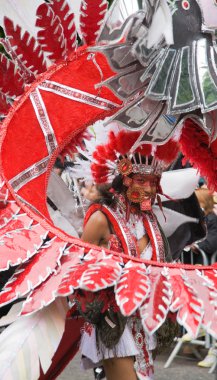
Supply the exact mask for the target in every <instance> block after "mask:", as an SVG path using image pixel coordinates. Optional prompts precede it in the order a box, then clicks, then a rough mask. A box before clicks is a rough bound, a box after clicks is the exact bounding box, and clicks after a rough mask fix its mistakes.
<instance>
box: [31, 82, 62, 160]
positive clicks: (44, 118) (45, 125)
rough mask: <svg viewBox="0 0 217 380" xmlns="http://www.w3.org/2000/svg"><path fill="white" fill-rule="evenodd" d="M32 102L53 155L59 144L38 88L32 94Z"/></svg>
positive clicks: (48, 147) (49, 150)
mask: <svg viewBox="0 0 217 380" xmlns="http://www.w3.org/2000/svg"><path fill="white" fill-rule="evenodd" d="M30 100H31V102H32V105H33V108H34V110H35V114H36V117H37V119H38V122H39V125H40V127H41V130H42V132H43V134H44V137H45V142H46V145H47V150H48V153H52V152H53V151H54V150H55V149H56V147H57V145H58V144H57V141H56V137H55V134H54V130H53V128H52V125H51V122H50V119H49V117H48V114H47V110H46V107H45V104H44V102H43V99H42V97H41V94H40V92H39V90H38V88H36V90H35V91H33V92H32V93H31V95H30Z"/></svg>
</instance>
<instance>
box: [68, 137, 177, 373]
mask: <svg viewBox="0 0 217 380" xmlns="http://www.w3.org/2000/svg"><path fill="white" fill-rule="evenodd" d="M136 138H137V133H129V132H126V131H123V130H122V131H119V132H118V133H117V134H115V133H114V132H110V134H109V138H108V142H107V144H104V145H100V146H97V147H96V149H95V151H94V152H93V154H92V159H94V160H95V163H92V164H91V166H90V168H91V171H92V175H93V179H94V181H95V183H96V184H97V185H96V189H97V191H98V197H97V198H98V199H96V201H95V202H94V203H93V204H92V205H91V206H90V207H89V209H88V211H87V213H86V216H85V221H84V230H83V234H82V237H81V238H82V240H83V241H85V242H88V243H91V244H95V245H98V246H100V247H105V248H109V249H111V250H112V251H117V252H124V253H125V254H127V255H130V256H134V257H138V258H142V259H146V260H156V261H160V262H163V261H171V260H170V254H169V249H168V244H167V242H166V238H165V236H164V234H163V232H162V230H161V228H160V226H159V224H158V222H157V218H156V217H155V215H154V213H153V211H152V205H153V204H154V202H155V198H156V194H157V193H162V191H161V187H160V178H161V172H162V170H163V169H165V167H166V166H168V164H169V162H170V160H173V159H174V158H175V157H176V155H177V153H178V146H177V143H176V142H175V141H170V142H169V143H168V144H166V147H165V148H162V147H161V148H159V149H158V148H157V149H156V151H155V154H154V155H155V157H154V156H153V155H152V148H151V146H149V145H146V146H143V147H142V149H141V148H140V149H138V151H137V152H133V153H131V154H127V152H128V151H129V150H130V148H131V146H133V144H134V142H135V139H136ZM166 152H167V153H166ZM160 155H161V160H159V159H158V156H160ZM163 156H164V159H165V161H164V160H163V159H162V158H163ZM86 163H87V161H85V162H84V163H83V165H86ZM77 170H78V168H77ZM86 172H87V170H86ZM113 177H114V179H113V181H112V183H111V179H112V178H113ZM109 181H110V183H111V184H108V182H109ZM102 182H103V184H102ZM104 292H105V294H104V296H102V294H101V296H100V295H98V293H97V297H95V298H94V295H93V297H92V299H91V300H90V298H89V295H88V293H87V292H85V291H84V292H82V294H81V292H80V291H78V292H77V293H76V295H75V300H76V303H77V305H78V308H79V310H80V311H81V314H82V315H83V316H84V317H85V318H86V320H87V322H86V324H85V328H84V332H83V336H82V340H81V352H82V362H83V365H84V367H85V368H89V367H90V366H97V365H100V364H101V363H103V366H104V369H105V373H106V377H107V379H108V380H110V379H112V380H116V379H117V380H122V379H123V380H126V379H129V380H131V379H132V380H133V379H135V380H136V379H137V378H139V379H151V378H152V375H153V360H152V354H151V350H153V349H154V348H155V347H156V342H155V338H154V337H149V336H148V334H146V333H144V331H143V327H142V323H141V319H140V317H139V315H138V314H136V313H134V314H133V316H132V317H130V318H129V319H126V318H124V317H123V316H121V313H120V310H119V308H118V306H117V304H116V302H115V299H114V294H113V291H111V289H110V290H108V289H107V290H105V291H104ZM106 293H107V294H106ZM98 297H99V298H100V297H102V298H103V304H104V306H103V311H102V313H101V311H100V316H99V317H96V313H95V310H93V311H92V316H90V307H89V312H88V311H87V308H86V306H87V304H88V303H90V302H92V308H93V309H94V308H97V306H96V305H97V302H99V298H98ZM85 298H86V301H85ZM85 302H86V305H85ZM84 305H85V306H84ZM87 307H88V306H87ZM85 308H86V310H85V311H84V309H85ZM106 331H107V332H106ZM137 376H138V377H137Z"/></svg>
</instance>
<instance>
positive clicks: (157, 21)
mask: <svg viewBox="0 0 217 380" xmlns="http://www.w3.org/2000/svg"><path fill="white" fill-rule="evenodd" d="M162 36H163V37H164V38H165V40H166V43H167V44H168V45H172V44H173V43H174V42H173V24H172V14H171V12H170V8H169V6H168V4H167V1H166V0H160V5H159V7H158V9H157V11H156V12H155V13H154V16H153V18H152V23H151V26H150V28H149V30H148V39H147V47H148V49H150V48H152V47H153V46H155V45H157V44H158V43H159V42H160V40H161V39H162Z"/></svg>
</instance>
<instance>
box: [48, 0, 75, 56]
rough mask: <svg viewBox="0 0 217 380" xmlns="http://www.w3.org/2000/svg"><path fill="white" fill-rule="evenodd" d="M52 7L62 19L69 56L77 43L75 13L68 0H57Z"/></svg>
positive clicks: (52, 3)
mask: <svg viewBox="0 0 217 380" xmlns="http://www.w3.org/2000/svg"><path fill="white" fill-rule="evenodd" d="M51 7H52V9H53V11H54V13H55V15H56V16H58V17H59V19H60V20H61V25H62V28H63V34H64V38H65V39H66V49H67V57H68V56H69V54H70V53H71V52H73V51H74V50H75V48H76V45H77V33H76V28H75V22H74V14H73V13H72V12H71V11H70V8H69V5H68V3H67V1H66V0H55V1H52V2H51Z"/></svg>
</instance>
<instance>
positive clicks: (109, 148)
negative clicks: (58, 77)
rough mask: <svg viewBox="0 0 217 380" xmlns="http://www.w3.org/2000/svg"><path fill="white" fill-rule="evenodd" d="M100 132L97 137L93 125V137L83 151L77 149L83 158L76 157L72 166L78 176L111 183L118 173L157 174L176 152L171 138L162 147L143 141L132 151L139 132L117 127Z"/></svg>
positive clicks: (159, 174)
mask: <svg viewBox="0 0 217 380" xmlns="http://www.w3.org/2000/svg"><path fill="white" fill-rule="evenodd" d="M93 131H94V137H93ZM100 133H101V139H99V138H98V137H97V129H96V128H94V129H93V127H92V138H91V139H90V140H86V141H85V144H84V145H83V149H82V150H81V149H80V148H78V152H79V153H80V154H81V155H83V157H84V159H82V158H80V157H78V158H77V159H76V161H75V167H74V174H75V175H76V176H77V177H80V178H81V177H85V178H89V179H92V180H93V181H94V182H95V183H98V184H99V183H111V182H112V180H113V179H114V177H116V176H117V175H118V174H121V175H122V176H123V177H126V176H128V175H130V174H132V173H141V174H147V175H150V174H153V175H155V176H158V177H160V176H161V173H162V171H164V170H165V169H166V168H167V167H168V166H169V164H170V163H171V162H172V161H173V160H175V158H176V156H177V154H178V151H179V147H178V143H177V141H175V140H172V139H171V140H169V141H168V142H167V143H166V144H164V145H163V146H157V147H154V146H153V145H151V144H143V145H142V146H140V147H137V148H136V149H135V150H134V149H133V147H134V144H135V142H136V141H137V139H138V136H139V132H129V131H126V130H125V129H122V130H120V129H117V127H116V130H114V128H110V130H109V128H107V129H104V133H102V130H101V131H100ZM103 140H104V141H103ZM99 141H100V143H98V142H99Z"/></svg>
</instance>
